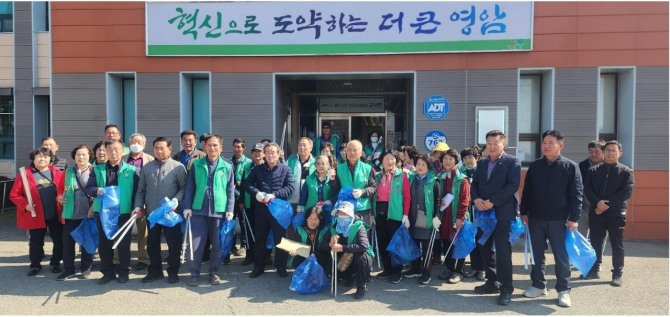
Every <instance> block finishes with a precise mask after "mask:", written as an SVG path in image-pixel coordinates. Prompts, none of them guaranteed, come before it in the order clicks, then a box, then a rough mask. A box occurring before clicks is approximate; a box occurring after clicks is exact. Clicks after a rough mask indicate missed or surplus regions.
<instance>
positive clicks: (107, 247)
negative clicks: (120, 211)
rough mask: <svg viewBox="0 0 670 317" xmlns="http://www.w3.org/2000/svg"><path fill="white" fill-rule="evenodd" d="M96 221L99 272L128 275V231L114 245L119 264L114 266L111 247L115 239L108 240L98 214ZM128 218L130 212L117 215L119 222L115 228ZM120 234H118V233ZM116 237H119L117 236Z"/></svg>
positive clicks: (129, 234)
mask: <svg viewBox="0 0 670 317" xmlns="http://www.w3.org/2000/svg"><path fill="white" fill-rule="evenodd" d="M96 219H97V220H96V222H97V223H98V235H99V242H98V254H99V255H100V272H101V273H102V274H103V275H114V276H115V275H116V274H119V275H128V272H129V271H130V236H131V233H130V232H128V233H127V234H126V235H125V236H124V237H123V240H121V243H119V245H118V246H117V247H116V250H117V251H118V252H119V264H118V265H117V266H116V268H115V267H114V250H113V249H112V247H113V246H114V243H116V240H109V239H107V236H106V235H105V231H103V230H102V222H101V221H100V215H99V214H98V215H96ZM128 219H130V214H124V215H119V222H118V225H117V228H121V226H123V224H124V223H126V221H128ZM119 235H120V234H119ZM116 239H119V238H118V237H117V238H116Z"/></svg>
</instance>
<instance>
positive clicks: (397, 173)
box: [370, 150, 432, 284]
mask: <svg viewBox="0 0 670 317" xmlns="http://www.w3.org/2000/svg"><path fill="white" fill-rule="evenodd" d="M381 159H382V170H381V171H380V172H379V173H377V175H375V182H376V183H377V191H376V193H375V194H374V195H373V196H372V204H373V205H372V206H373V208H372V209H373V212H374V217H370V221H371V224H373V225H374V226H375V228H376V229H377V238H378V239H379V253H381V254H380V255H381V258H382V266H383V267H384V270H383V271H382V272H380V273H379V274H377V278H380V279H386V278H389V277H390V278H391V283H393V284H397V283H399V282H400V281H401V280H402V266H397V267H393V266H392V265H391V254H390V253H389V252H388V251H386V248H387V247H388V245H389V243H390V242H391V239H392V238H393V235H394V234H395V232H396V231H397V230H398V228H400V226H401V225H402V226H404V227H405V228H406V229H409V227H410V221H409V206H410V203H411V196H410V190H409V178H408V177H407V174H406V173H404V172H403V171H402V170H401V169H399V168H397V167H396V162H397V161H398V159H397V157H396V156H395V155H394V154H393V152H392V151H391V150H387V151H385V152H384V153H383V154H382V156H381ZM431 219H432V218H431ZM408 274H409V275H407V276H408V277H418V276H421V272H420V271H419V272H418V273H417V272H411V271H410V272H409V273H408ZM415 274H418V276H415Z"/></svg>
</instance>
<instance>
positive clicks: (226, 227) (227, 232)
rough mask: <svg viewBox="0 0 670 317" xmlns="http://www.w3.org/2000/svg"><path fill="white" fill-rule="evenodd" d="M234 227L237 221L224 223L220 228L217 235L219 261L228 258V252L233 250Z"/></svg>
mask: <svg viewBox="0 0 670 317" xmlns="http://www.w3.org/2000/svg"><path fill="white" fill-rule="evenodd" d="M236 225H237V220H235V219H232V220H229V221H224V222H223V226H221V233H220V234H219V239H221V259H224V258H225V257H226V256H228V254H230V250H231V249H232V248H233V244H234V242H233V237H234V236H235V226H236Z"/></svg>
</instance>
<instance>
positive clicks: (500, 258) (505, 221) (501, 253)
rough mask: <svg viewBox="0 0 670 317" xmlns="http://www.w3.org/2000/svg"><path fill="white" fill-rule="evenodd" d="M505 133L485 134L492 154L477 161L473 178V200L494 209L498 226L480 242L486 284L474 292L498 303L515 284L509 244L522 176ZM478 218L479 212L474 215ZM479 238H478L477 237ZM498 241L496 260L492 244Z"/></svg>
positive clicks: (482, 207) (506, 298) (505, 299)
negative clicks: (492, 297)
mask: <svg viewBox="0 0 670 317" xmlns="http://www.w3.org/2000/svg"><path fill="white" fill-rule="evenodd" d="M505 144H506V138H505V133H503V132H502V131H500V130H492V131H489V132H488V133H486V148H487V149H488V153H489V156H488V157H486V158H484V159H482V160H480V161H479V162H477V173H476V174H475V178H474V180H473V181H472V186H471V193H470V194H471V196H472V201H473V203H474V204H475V206H476V207H477V209H478V210H480V211H488V210H491V209H494V210H495V217H496V219H497V223H496V227H495V229H494V231H493V234H492V236H491V237H489V238H488V239H487V240H486V242H485V243H484V245H480V244H477V247H478V248H479V250H480V252H481V254H482V258H483V259H484V263H485V265H486V283H484V284H483V285H480V286H477V287H475V293H478V294H495V293H498V292H500V295H499V296H498V304H499V305H503V306H506V305H509V303H510V302H511V300H512V292H514V286H513V283H512V247H511V245H510V243H509V233H510V222H511V221H512V220H514V219H515V218H516V215H517V206H518V198H517V193H516V192H517V191H518V190H519V180H520V179H519V178H520V177H521V163H520V161H519V159H518V158H516V157H514V156H512V155H509V154H507V153H505V151H504V149H505ZM475 217H477V215H475ZM477 239H479V237H477ZM494 242H495V249H496V251H495V260H494V259H493V255H492V254H493V249H492V247H493V244H494Z"/></svg>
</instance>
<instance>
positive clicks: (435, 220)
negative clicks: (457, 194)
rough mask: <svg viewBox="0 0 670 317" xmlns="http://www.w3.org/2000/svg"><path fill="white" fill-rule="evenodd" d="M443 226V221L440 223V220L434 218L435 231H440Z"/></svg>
mask: <svg viewBox="0 0 670 317" xmlns="http://www.w3.org/2000/svg"><path fill="white" fill-rule="evenodd" d="M441 225H442V221H440V218H437V217H433V228H434V229H435V231H440V226H441Z"/></svg>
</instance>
